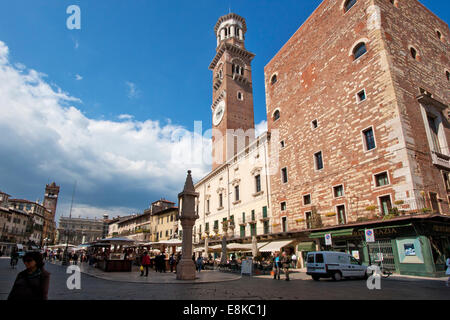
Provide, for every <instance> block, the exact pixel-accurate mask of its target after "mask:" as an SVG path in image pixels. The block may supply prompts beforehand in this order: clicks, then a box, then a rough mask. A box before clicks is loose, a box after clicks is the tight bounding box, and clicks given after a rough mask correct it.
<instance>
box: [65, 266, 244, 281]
mask: <svg viewBox="0 0 450 320" xmlns="http://www.w3.org/2000/svg"><path fill="white" fill-rule="evenodd" d="M56 265H59V266H60V265H61V262H56ZM78 266H79V267H80V271H81V272H82V273H85V274H88V275H90V276H93V277H96V278H100V279H103V280H111V281H118V282H134V283H147V284H151V283H153V284H175V283H176V284H180V283H210V282H223V281H234V280H239V279H240V278H241V275H240V274H236V273H225V272H218V271H202V272H197V273H196V279H195V280H183V281H180V280H177V279H176V273H175V272H173V273H172V272H161V273H159V272H155V270H153V269H149V271H148V277H145V276H142V277H141V272H140V271H139V267H138V266H134V265H133V267H132V272H104V271H103V270H101V269H99V268H94V267H92V266H89V265H88V264H87V263H79V264H78Z"/></svg>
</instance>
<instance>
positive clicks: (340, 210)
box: [336, 206, 347, 224]
mask: <svg viewBox="0 0 450 320" xmlns="http://www.w3.org/2000/svg"><path fill="white" fill-rule="evenodd" d="M336 210H337V215H338V223H339V224H346V223H347V219H346V218H345V206H337V207H336Z"/></svg>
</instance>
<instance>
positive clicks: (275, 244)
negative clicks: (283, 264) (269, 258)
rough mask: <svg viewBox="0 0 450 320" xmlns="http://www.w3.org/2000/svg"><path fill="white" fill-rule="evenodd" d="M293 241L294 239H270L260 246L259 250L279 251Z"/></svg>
mask: <svg viewBox="0 0 450 320" xmlns="http://www.w3.org/2000/svg"><path fill="white" fill-rule="evenodd" d="M292 242H294V240H284V241H272V242H269V243H268V244H267V245H265V246H263V247H261V248H260V249H259V251H260V252H275V251H281V249H282V248H284V247H286V246H288V245H289V244H291V243H292Z"/></svg>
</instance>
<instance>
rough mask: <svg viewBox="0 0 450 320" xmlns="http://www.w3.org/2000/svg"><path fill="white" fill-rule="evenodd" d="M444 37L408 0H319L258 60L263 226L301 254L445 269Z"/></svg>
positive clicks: (443, 27)
mask: <svg viewBox="0 0 450 320" xmlns="http://www.w3.org/2000/svg"><path fill="white" fill-rule="evenodd" d="M449 40H450V32H449V28H448V25H447V24H446V23H445V22H443V21H442V20H440V19H439V18H438V17H437V16H436V15H434V14H433V13H432V12H430V11H429V10H428V9H426V8H425V7H424V6H423V5H422V4H421V3H419V2H418V1H416V0H411V1H400V0H398V1H397V0H392V1H385V0H367V1H362V0H324V1H323V2H322V3H321V4H320V6H319V7H318V8H317V9H316V10H315V11H314V12H313V14H312V15H311V16H310V17H309V18H308V19H307V20H306V21H305V22H304V23H303V25H302V26H301V27H300V28H299V29H298V30H297V32H296V33H295V34H294V35H293V36H292V37H291V38H290V40H289V41H288V42H287V43H286V44H285V45H284V46H283V47H282V48H281V50H280V51H279V52H278V53H277V54H276V55H275V57H274V58H273V59H272V60H271V61H270V62H269V63H268V64H267V65H266V67H265V84H266V101H267V118H268V130H269V132H272V133H273V132H275V131H277V132H278V133H279V139H280V140H279V142H278V143H279V145H278V146H277V147H276V148H277V150H278V151H279V152H278V154H276V153H275V152H274V150H275V149H273V148H271V150H270V155H271V157H272V156H274V155H275V154H276V156H277V160H279V164H280V165H279V170H278V173H277V174H275V175H274V176H272V179H271V201H272V204H273V208H272V210H273V219H274V223H273V228H274V229H273V233H274V234H275V235H278V236H279V237H280V238H283V237H285V238H291V239H296V241H297V243H298V242H300V245H299V246H298V248H296V249H298V250H299V251H302V252H300V253H299V256H300V257H305V256H304V255H303V253H305V252H307V251H311V250H320V249H322V250H326V249H328V250H330V249H332V250H342V251H346V252H349V253H352V254H354V255H355V257H359V258H360V259H361V260H362V261H364V262H366V263H373V262H374V261H377V260H376V257H377V250H382V252H383V253H384V254H385V256H384V265H385V266H389V267H390V268H392V269H393V270H394V269H395V270H396V271H397V272H399V273H402V274H412V275H431V276H439V275H442V274H443V272H444V270H445V265H444V259H443V258H444V257H445V252H446V251H450V241H449V236H450V231H449V230H450V228H449V223H450V221H449V220H450V219H449V215H450V207H449V200H450V185H449V178H448V174H449V172H450V161H449V160H450V151H449V142H450V126H449V109H448V103H449V98H450V91H449V90H448V88H449V87H450V82H449V80H450V74H449V68H450V56H449ZM272 145H273V144H272ZM271 159H272V158H271ZM368 228H373V230H374V231H375V237H376V239H377V243H376V245H372V244H370V243H366V242H365V241H364V230H365V229H368ZM325 234H330V235H331V236H332V239H333V241H332V244H331V245H326V244H325V241H324V235H325ZM308 240H309V241H314V242H313V243H312V245H311V242H306V241H308ZM302 244H303V245H304V246H302ZM411 248H413V249H414V250H413V251H414V253H413V254H412V255H410V252H412V251H411V250H412V249H411ZM303 251H305V252H303ZM378 253H380V252H378ZM374 259H375V260H374Z"/></svg>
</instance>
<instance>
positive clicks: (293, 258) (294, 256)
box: [291, 253, 297, 269]
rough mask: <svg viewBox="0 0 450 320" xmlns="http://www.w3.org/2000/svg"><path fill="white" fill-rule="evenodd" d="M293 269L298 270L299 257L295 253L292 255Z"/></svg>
mask: <svg viewBox="0 0 450 320" xmlns="http://www.w3.org/2000/svg"><path fill="white" fill-rule="evenodd" d="M291 259H292V268H294V269H297V256H296V255H295V253H294V254H293V255H292V258H291Z"/></svg>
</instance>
